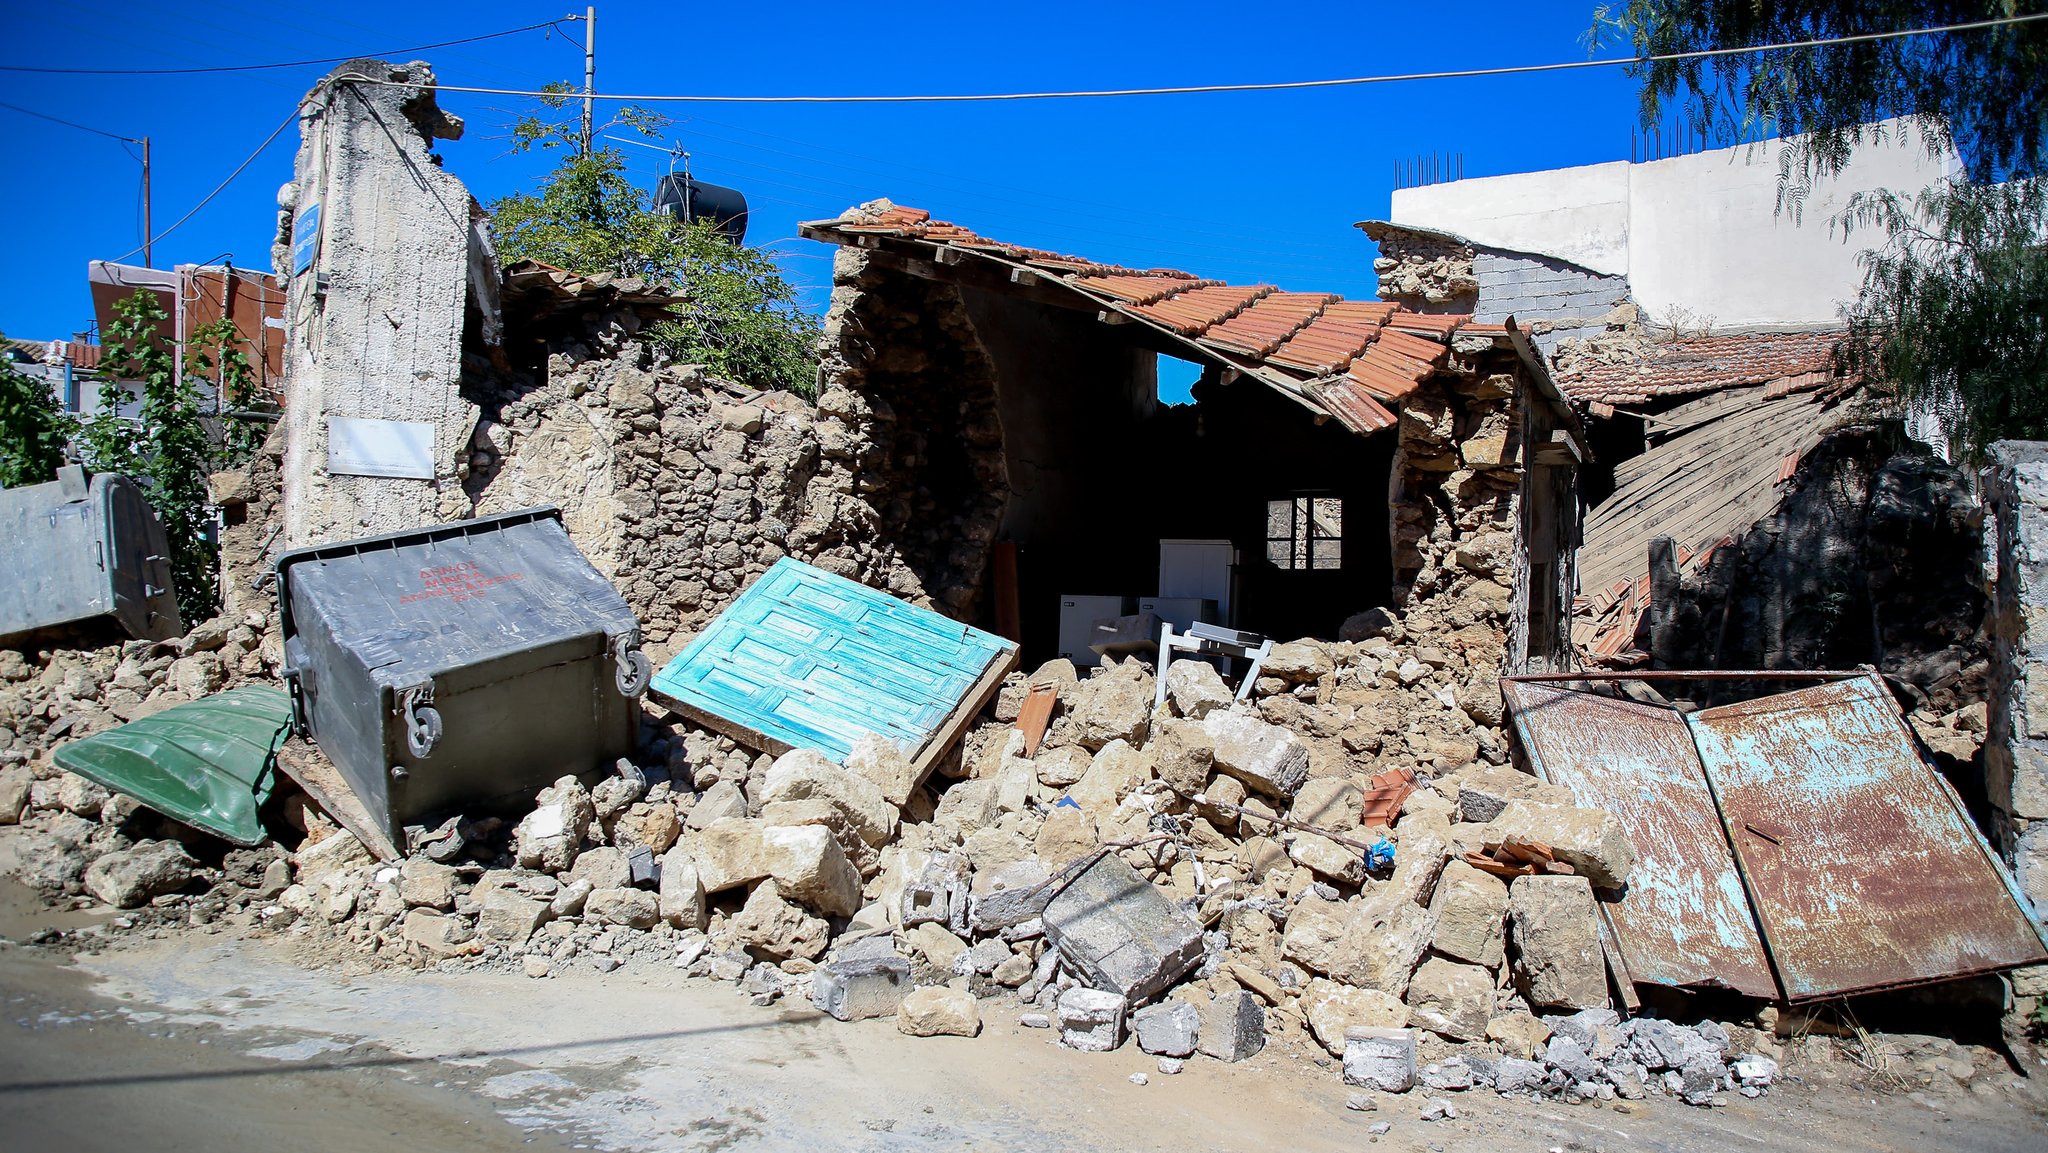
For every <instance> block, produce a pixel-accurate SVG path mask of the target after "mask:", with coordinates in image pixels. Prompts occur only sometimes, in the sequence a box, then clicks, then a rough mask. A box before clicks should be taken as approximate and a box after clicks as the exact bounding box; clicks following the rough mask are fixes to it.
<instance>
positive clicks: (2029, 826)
mask: <svg viewBox="0 0 2048 1153" xmlns="http://www.w3.org/2000/svg"><path fill="white" fill-rule="evenodd" d="M1984 497H1985V501H1986V503H1987V504H1988V505H1989V506H1990V510H1991V512H1992V514H1993V516H1994V518H1995V522H1994V526H1993V528H1992V531H1991V532H1990V533H1989V534H1987V535H1988V540H1987V543H1988V544H1989V545H1990V548H1991V552H1992V554H1993V556H1994V557H1995V559H1996V563H1997V584H1996V586H1995V588H1996V592H1995V595H1994V598H1993V600H1992V608H1991V622H1990V624H1991V628H1990V632H1991V637H1992V666H1991V667H1992V675H1991V694H1990V695H1991V700H1990V717H1989V721H1990V724H1989V729H1990V732H1989V734H1988V736H1987V737H1986V738H1985V743H1984V770H1985V786H1986V787H1985V793H1986V798H1985V799H1986V800H1987V802H1988V804H1989V808H1990V810H1991V812H1990V816H1991V833H1992V837H1993V839H1994V840H1995V841H1996V842H1997V845H1998V847H1999V849H2000V850H2001V851H2002V852H2003V853H2004V854H2005V859H2006V861H2007V862H2008V863H2009V864H2011V866H2012V868H2013V874H2014V878H2015V879H2016V880H2017V881H2018V882H2019V887H2020V891H2021V892H2022V893H2024V894H2025V895H2026V898H2027V900H2029V901H2030V902H2032V903H2033V907H2034V914H2035V916H2037V917H2044V916H2048V443H2043V442H2040V441H2000V442H1999V443H1997V444H1995V445H1993V446H1992V447H1991V462H1990V465H1989V467H1987V468H1986V469H1985V472H1984Z"/></svg>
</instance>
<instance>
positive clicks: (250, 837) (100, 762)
mask: <svg viewBox="0 0 2048 1153" xmlns="http://www.w3.org/2000/svg"><path fill="white" fill-rule="evenodd" d="M291 715H292V707H291V700H290V698H289V697H287V696H286V695H285V693H284V690H282V689H277V688H272V687H270V686H268V685H249V686H246V687H243V688H239V689H231V690H229V691H227V692H224V693H216V694H214V695H213V696H210V697H207V698H206V699H204V700H198V701H193V702H191V703H190V704H183V705H175V706H173V707H171V708H168V709H165V710H164V711H163V712H160V713H155V714H152V715H150V716H147V717H143V718H142V719H140V720H137V721H131V722H129V723H128V724H125V725H122V726H121V727H120V728H117V729H109V730H107V731H106V732H104V733H95V734H93V735H92V736H89V737H85V738H83V739H81V740H76V741H73V742H71V743H70V744H68V745H65V746H63V747H62V748H60V749H58V750H57V752H56V756H55V759H56V761H57V764H59V765H60V766H62V767H64V768H66V769H69V770H70V771H72V772H74V773H77V774H78V775H79V776H81V777H85V778H88V779H90V780H93V781H97V782H98V783H100V784H102V785H105V786H106V787H107V788H109V789H113V790H114V791H116V792H121V793H126V794H128V795H129V796H131V797H134V798H135V799H136V800H138V801H141V802H142V803H143V804H145V805H148V806H149V807H150V808H152V809H155V810H156V811H157V812H159V813H162V814H164V815H165V816H167V817H171V818H174V819H176V820H180V821H183V822H185V823H186V824H188V825H191V826H193V827H194V828H198V829H204V830H206V831H207V832H209V833H212V834H214V835H215V836H217V837H221V838H224V839H226V840H229V841H233V842H234V843H235V844H238V845H254V844H258V843H260V842H261V841H262V840H263V839H264V831H263V823H262V821H260V820H259V819H258V818H257V815H256V811H257V810H258V809H259V808H261V807H262V806H263V803H264V802H265V801H267V800H269V799H270V791H271V788H272V787H273V785H274V784H275V781H276V772H275V764H276V759H277V750H278V747H279V746H281V745H283V744H284V741H285V738H286V737H287V736H288V735H289V732H290V725H291Z"/></svg>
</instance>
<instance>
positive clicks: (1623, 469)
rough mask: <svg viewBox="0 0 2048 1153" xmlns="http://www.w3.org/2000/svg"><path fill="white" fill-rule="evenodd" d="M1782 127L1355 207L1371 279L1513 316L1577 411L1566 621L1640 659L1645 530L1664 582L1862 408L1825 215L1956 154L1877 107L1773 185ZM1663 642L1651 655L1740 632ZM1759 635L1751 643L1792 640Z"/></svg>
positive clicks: (1940, 172) (1946, 170) (1583, 638)
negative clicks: (1576, 506) (1821, 156)
mask: <svg viewBox="0 0 2048 1153" xmlns="http://www.w3.org/2000/svg"><path fill="white" fill-rule="evenodd" d="M1784 147H1785V146H1784V143H1783V142H1782V141H1777V140H1771V141H1766V142H1763V143H1760V144H1756V145H1745V146H1740V147H1735V148H1723V149H1715V150H1711V151H1706V152H1700V153H1696V154H1692V155H1686V156H1679V157H1675V158H1671V159H1665V160H1657V161H1651V162H1647V163H1634V162H1622V161H1616V162H1613V163H1609V164H1596V165H1588V166H1585V167H1580V168H1567V169H1557V170H1552V171H1547V172H1533V173H1523V174H1518V175H1512V176H1498V177H1488V178H1482V179H1472V180H1459V181H1454V182H1451V183H1445V184H1436V185H1431V186H1426V187H1420V188H1408V189H1400V190H1397V191H1396V192H1395V193H1394V195H1393V204H1392V212H1391V214H1390V219H1389V220H1384V221H1367V222H1364V223H1362V224H1361V225H1360V226H1359V227H1361V228H1362V229H1364V230H1365V231H1366V233H1367V234H1368V235H1370V236H1371V237H1373V239H1374V240H1376V241H1377V242H1378V243H1379V245H1380V250H1381V257H1380V259H1379V260H1378V261H1377V262H1376V263H1375V269H1376V270H1377V271H1378V272H1379V275H1380V289H1379V295H1380V296H1381V297H1383V298H1385V299H1389V300H1395V301H1399V302H1401V303H1403V304H1406V305H1409V306H1411V307H1417V308H1421V309H1425V310H1431V311H1456V312H1469V313H1470V314H1471V315H1472V316H1473V317H1474V319H1475V320H1478V321H1482V322H1495V323H1499V322H1503V321H1505V320H1507V319H1508V318H1509V317H1512V318H1513V319H1514V321H1515V323H1516V324H1517V325H1519V326H1520V327H1522V328H1524V329H1525V330H1527V331H1528V332H1529V333H1530V336H1531V339H1532V340H1533V341H1534V342H1535V343H1536V344H1537V345H1538V346H1539V347H1540V348H1542V349H1543V351H1544V352H1545V354H1546V355H1547V356H1548V357H1549V358H1550V360H1551V365H1552V368H1553V372H1554V375H1555V379H1556V381H1557V384H1558V387H1559V388H1560V389H1561V390H1562V391H1563V392H1564V393H1565V394H1566V395H1567V396H1569V397H1570V398H1571V399H1572V401H1573V403H1574V405H1575V406H1576V407H1578V409H1579V410H1580V411H1581V412H1583V413H1584V414H1585V415H1586V417H1587V418H1588V425H1589V439H1590V440H1591V443H1592V447H1593V450H1594V455H1595V463H1594V465H1593V466H1591V467H1589V468H1588V469H1587V470H1586V472H1587V496H1588V497H1589V499H1590V500H1591V501H1592V502H1593V503H1592V506H1591V508H1590V509H1589V511H1588V512H1587V514H1586V522H1585V529H1584V535H1583V544H1582V547H1581V549H1580V552H1579V557H1578V570H1579V575H1580V586H1579V598H1578V602H1577V605H1576V621H1575V628H1574V634H1575V635H1574V640H1575V643H1576V644H1577V646H1578V647H1579V649H1580V653H1581V656H1582V657H1583V658H1585V659H1588V660H1591V661H1594V662H1596V663H1607V664H1634V663H1641V662H1643V661H1646V660H1649V659H1650V658H1651V656H1652V653H1651V649H1652V648H1653V647H1655V646H1654V645H1653V644H1652V638H1651V637H1650V636H1649V632H1650V630H1649V629H1648V628H1646V627H1645V625H1646V622H1649V621H1651V620H1652V619H1653V618H1655V620H1656V621H1658V622H1662V621H1664V620H1665V619H1666V618H1662V617H1656V614H1655V613H1654V612H1653V609H1652V606H1653V602H1654V601H1655V600H1656V597H1654V596H1653V592H1652V584H1653V582H1652V576H1651V573H1652V567H1653V566H1652V556H1651V544H1652V542H1653V541H1655V540H1657V539H1658V538H1663V537H1668V538H1670V540H1671V544H1672V549H1671V553H1670V556H1669V563H1668V565H1666V566H1665V567H1664V569H1663V570H1662V571H1661V574H1660V580H1659V583H1660V584H1662V585H1663V591H1664V599H1665V600H1666V601H1667V602H1669V601H1672V600H1675V599H1676V596H1675V593H1676V590H1677V588H1678V587H1679V586H1681V585H1682V584H1683V583H1684V582H1685V581H1687V580H1689V579H1693V578H1696V577H1698V576H1699V575H1700V574H1702V573H1703V572H1704V571H1705V570H1706V569H1707V568H1708V566H1709V565H1710V563H1711V562H1712V561H1713V559H1714V557H1715V556H1716V554H1717V552H1723V551H1726V550H1727V546H1730V545H1734V544H1737V543H1738V542H1740V541H1742V540H1743V538H1744V537H1745V534H1749V533H1750V532H1751V530H1752V528H1753V527H1755V526H1758V525H1759V524H1760V523H1761V522H1763V521H1765V520H1766V519H1767V518H1769V517H1771V516H1772V515H1773V512H1774V510H1776V509H1777V508H1778V507H1779V505H1780V503H1781V501H1782V499H1783V498H1784V497H1785V495H1786V494H1787V493H1788V492H1790V491H1792V490H1793V489H1795V488H1798V487H1799V486H1798V484H1796V483H1795V482H1796V480H1797V478H1798V475H1799V470H1800V466H1801V462H1802V461H1803V460H1805V459H1806V458H1807V457H1808V455H1809V454H1811V453H1813V452H1814V451H1815V450H1816V449H1817V448H1818V447H1819V446H1820V445H1821V444H1822V443H1823V442H1824V440H1826V438H1827V437H1828V436H1829V435H1830V434H1831V433H1832V432H1833V431H1834V430H1835V429H1837V428H1839V427H1842V426H1844V425H1848V424H1852V423H1856V422H1858V421H1866V420H1868V419H1869V416H1870V413H1869V412H1867V411H1865V409H1864V407H1863V406H1859V405H1854V404H1845V403H1844V402H1845V401H1846V400H1848V399H1849V398H1850V397H1851V396H1852V395H1853V394H1854V393H1855V392H1856V385H1857V382H1855V381H1852V380H1840V379H1837V378H1836V377H1835V376H1834V375H1833V372H1832V368H1831V358H1832V354H1833V351H1834V348H1835V345H1836V342H1837V341H1838V340H1839V337H1840V333H1841V331H1842V328H1841V322H1840V309H1841V307H1842V305H1843V303H1844V302H1846V301H1849V300H1852V299H1854V297H1855V296H1856V293H1857V289H1858V287H1859V285H1860V283H1861V279H1862V268H1861V266H1860V264H1859V262H1858V253H1859V251H1860V250H1861V247H1862V245H1861V244H1860V243H1847V242H1845V237H1844V235H1843V234H1842V232H1841V231H1840V230H1839V229H1837V228H1834V227H1831V224H1830V220H1831V218H1833V217H1834V216H1836V215H1837V214H1838V213H1839V212H1840V211H1841V210H1842V209H1843V208H1844V207H1845V206H1846V205H1847V203H1848V200H1849V197H1851V196H1852V195H1854V194H1856V193H1858V192H1865V191H1871V190H1876V189H1890V190H1895V191H1900V192H1912V191H1915V190H1917V189H1920V188H1922V187H1925V186H1926V185H1928V184H1929V183H1931V182H1933V181H1935V180H1938V179H1940V178H1942V177H1945V176H1948V175H1951V174H1953V173H1954V172H1956V171H1957V165H1956V163H1955V161H1954V159H1953V158H1952V157H1947V156H1944V157H1939V158H1930V157H1929V156H1928V155H1927V151H1926V149H1925V147H1924V146H1923V142H1922V141H1921V140H1919V139H1918V138H1917V137H1909V136H1908V135H1907V132H1906V129H1905V128H1904V126H1902V125H1901V124H1899V123H1898V122H1891V123H1889V124H1887V125H1886V126H1885V132H1884V134H1883V139H1882V140H1881V141H1880V142H1878V143H1875V144H1872V145H1868V146H1866V147H1864V148H1863V149H1862V150H1861V151H1860V152H1858V153H1857V154H1856V155H1855V156H1854V157H1853V159H1852V160H1851V162H1850V164H1849V165H1848V167H1847V168H1846V169H1845V170H1844V172H1843V173H1842V174H1841V175H1840V176H1839V177H1837V178H1834V179H1831V180H1828V181H1825V182H1823V183H1822V184H1821V185H1820V186H1819V187H1817V188H1816V189H1815V190H1814V191H1813V193H1812V194H1811V195H1810V196H1809V197H1808V198H1807V199H1806V200H1805V201H1804V202H1802V203H1786V202H1785V198H1784V197H1783V196H1782V195H1781V187H1782V181H1781V177H1780V172H1781V167H1780V161H1781V159H1783V153H1784ZM1858 239H1859V241H1860V239H1861V237H1860V236H1859V237H1858ZM1914 431H1916V432H1917V433H1919V434H1921V436H1922V438H1923V439H1927V438H1930V437H1931V430H1928V429H1925V428H1918V429H1915V430H1914ZM1932 439H1939V438H1938V437H1932ZM1873 451H1874V449H1873ZM1752 551H1754V550H1752ZM1663 560H1664V558H1662V557H1661V556H1660V558H1659V561H1660V563H1663ZM1721 583H1722V585H1723V586H1725V587H1726V588H1733V587H1734V585H1737V584H1740V582H1733V583H1732V584H1731V582H1730V581H1729V580H1728V578H1727V577H1726V574H1723V575H1722V580H1721ZM1752 591H1753V590H1752ZM1727 595H1730V596H1733V595H1736V594H1735V593H1733V592H1728V594H1727ZM1734 615H1737V614H1730V616H1731V619H1733V617H1734ZM1795 631H1796V630H1795ZM1670 636H1676V634H1675V633H1674V634H1670ZM1667 639H1669V638H1668V637H1667ZM1671 644H1673V645H1674V646H1677V647H1675V648H1673V649H1672V651H1670V652H1660V653H1658V654H1657V655H1658V657H1659V659H1660V660H1661V659H1666V658H1669V659H1673V660H1682V659H1692V660H1703V661H1707V662H1708V663H1711V662H1712V660H1713V657H1714V655H1717V654H1721V653H1723V652H1724V651H1728V652H1741V651H1748V650H1747V649H1746V648H1745V646H1744V645H1742V644H1733V645H1732V646H1730V647H1728V648H1727V649H1725V650H1724V648H1721V647H1717V648H1715V649H1714V652H1713V653H1711V654H1708V655H1706V656H1702V655H1701V653H1700V652H1698V651H1697V646H1695V647H1693V648H1687V647H1685V646H1683V645H1679V644H1678V642H1677V641H1675V640H1672V641H1671ZM1763 647H1764V650H1765V651H1764V653H1763V655H1762V657H1761V658H1759V659H1769V658H1771V657H1773V656H1779V657H1784V658H1785V659H1792V658H1791V657H1789V656H1786V654H1784V653H1782V652H1777V651H1776V650H1773V649H1772V647H1771V646H1770V645H1765V646H1763ZM1791 647H1794V648H1796V647H1798V646H1796V645H1794V646H1791Z"/></svg>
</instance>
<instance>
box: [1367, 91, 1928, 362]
mask: <svg viewBox="0 0 2048 1153" xmlns="http://www.w3.org/2000/svg"><path fill="white" fill-rule="evenodd" d="M1782 149H1783V145H1782V143H1781V142H1779V141H1769V142H1766V143H1764V144H1760V145H1755V146H1743V147H1737V148H1722V149H1716V150H1714V151H1711V152H1702V153H1697V154H1694V155H1691V156H1680V157H1674V158H1672V159H1670V160H1658V161H1652V162H1650V163H1646V164H1632V163H1623V162H1614V163H1610V164H1595V165H1588V166H1585V167H1581V168H1560V169H1553V170H1550V171H1547V172H1530V173H1521V174H1517V175H1513V176H1492V177H1483V178H1479V179H1472V180H1460V181H1455V182H1452V183H1448V184H1438V185H1432V186H1430V187H1426V188H1406V189H1400V190H1398V191H1396V192H1395V193H1394V199H1393V210H1392V213H1391V217H1390V219H1391V220H1392V221H1393V222H1394V223H1396V224H1407V225H1412V226H1415V227H1421V228H1431V229H1437V230H1440V231H1444V232H1452V233H1456V234H1458V235H1460V236H1463V237H1465V238H1467V239H1469V240H1472V241H1475V242H1477V243H1479V244H1484V245H1488V246H1492V247H1496V248H1510V249H1517V250H1520V251H1524V252H1538V253H1543V254H1545V255H1549V256H1554V257H1558V258H1561V259H1564V260H1569V261H1571V262H1573V263H1575V264H1580V265H1583V266H1585V267H1587V268H1590V269H1593V270H1595V271H1598V272H1604V273H1619V274H1623V275H1626V276H1627V277H1628V278H1629V283H1630V286H1631V289H1632V291H1633V294H1634V297H1635V300H1636V303H1638V304H1639V305H1641V306H1642V307H1643V308H1644V309H1645V310H1647V311H1648V313H1649V316H1650V319H1652V320H1653V321H1655V322H1658V323H1663V324H1669V323H1673V322H1677V323H1680V324H1682V325H1683V326H1685V327H1687V328H1692V327H1698V326H1708V325H1710V326H1711V327H1713V328H1715V329H1732V328H1743V327H1760V326H1780V325H1823V324H1833V323H1836V322H1837V321H1838V320H1839V311H1838V310H1839V307H1840V305H1841V303H1842V302H1843V301H1846V300H1849V299H1851V298H1853V297H1854V296H1855V294H1856V288H1857V285H1858V284H1859V283H1860V282H1861V281H1862V268H1861V267H1860V266H1859V265H1858V264H1857V259H1856V258H1857V254H1858V253H1859V252H1861V251H1862V250H1863V248H1864V247H1865V245H1866V243H1867V238H1868V237H1869V235H1870V234H1868V233H1858V234H1856V235H1854V236H1852V237H1850V238H1849V240H1848V242H1846V243H1845V242H1844V240H1843V236H1842V234H1841V231H1840V230H1839V229H1834V228H1831V227H1830V225H1829V221H1830V219H1831V218H1833V217H1834V216H1835V215H1837V214H1838V213H1839V212H1840V211H1841V210H1842V208H1843V207H1844V205H1845V204H1846V203H1847V201H1848V199H1849V197H1850V196H1851V195H1852V194H1854V193H1856V192H1858V191H1862V190H1868V189H1876V188H1889V189H1893V190H1896V191H1901V192H1910V191H1914V190H1917V189H1920V188H1924V187H1926V186H1927V185H1928V184H1930V183H1932V182H1934V181H1935V180H1937V179H1939V178H1941V177H1943V176H1947V175H1950V174H1952V173H1954V172H1955V171H1956V170H1957V165H1956V162H1955V159H1954V157H1953V156H1947V155H1944V156H1942V157H1939V158H1930V157H1929V156H1928V155H1927V150H1926V148H1925V146H1924V145H1923V143H1922V142H1921V140H1920V139H1919V137H1918V136H1917V135H1915V134H1909V133H1902V132H1900V131H1899V130H1898V128H1897V126H1896V122H1894V125H1893V128H1892V131H1890V132H1888V133H1887V138H1886V141H1885V142H1884V143H1882V144H1873V145H1866V146H1865V147H1864V148H1863V149H1862V150H1861V151H1859V152H1858V153H1857V155H1856V156H1855V158H1854V159H1853V160H1852V161H1851V162H1850V164H1849V167H1848V168H1847V169H1845V170H1844V171H1843V172H1842V174H1841V175H1840V176H1839V177H1836V178H1834V179H1832V180H1828V181H1824V182H1822V183H1821V184H1820V186H1819V187H1818V188H1816V190H1815V192H1814V194H1813V195H1812V196H1810V197H1809V198H1808V200H1807V202H1806V204H1805V205H1804V207H1803V210H1802V212H1801V214H1800V219H1799V220H1798V221H1795V220H1794V219H1793V217H1792V215H1791V214H1790V213H1780V212H1779V211H1778V207H1777V206H1778V159H1779V155H1780V153H1781V151H1782Z"/></svg>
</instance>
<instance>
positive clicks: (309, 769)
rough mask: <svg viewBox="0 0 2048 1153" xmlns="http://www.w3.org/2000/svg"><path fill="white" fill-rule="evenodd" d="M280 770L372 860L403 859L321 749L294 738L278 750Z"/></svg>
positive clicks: (382, 828)
mask: <svg viewBox="0 0 2048 1153" xmlns="http://www.w3.org/2000/svg"><path fill="white" fill-rule="evenodd" d="M277 767H278V768H279V769H281V770H283V771H284V775H285V776H287V777H290V778H291V779H292V780H293V782H294V783H296V784H297V785H298V786H299V787H300V788H302V789H304V790H306V795H307V796H309V797H311V798H313V801H314V803H315V804H317V805H319V806H320V810H321V811H322V812H324V813H326V814H327V815H328V816H330V817H333V818H334V821H335V823H336V824H338V825H340V826H341V827H342V828H344V829H347V830H348V831H349V832H350V833H353V834H354V835H355V838H356V840H358V841H361V842H362V843H363V847H364V848H366V849H368V850H370V855H371V856H374V857H376V858H377V859H378V860H380V861H395V860H398V858H399V857H400V856H401V854H400V853H399V851H398V846H397V845H395V844H393V843H392V842H391V834H390V833H389V832H388V831H386V829H385V827H384V824H383V822H381V821H378V820H376V819H374V818H373V817H371V816H370V810H369V808H368V807H367V806H365V805H364V804H363V802H362V800H361V799H360V798H358V797H357V796H356V793H355V790H354V789H351V788H349V787H348V782H347V781H345V780H343V779H342V776H341V770H340V769H337V768H335V767H334V762H333V761H330V760H328V759H327V758H326V756H325V755H323V754H322V753H321V752H320V749H319V747H318V746H316V745H314V744H312V743H311V742H310V741H307V740H306V739H305V738H303V737H293V738H292V739H290V740H288V741H286V742H285V743H284V745H283V747H282V748H280V749H278V750H277Z"/></svg>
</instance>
